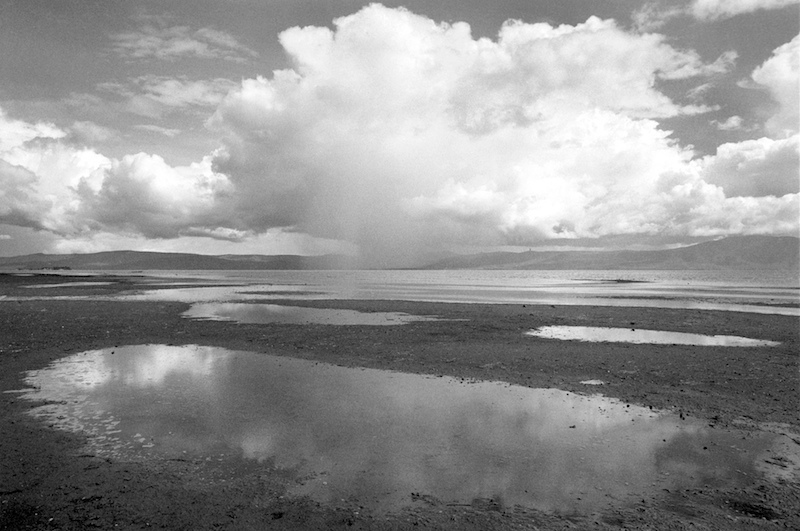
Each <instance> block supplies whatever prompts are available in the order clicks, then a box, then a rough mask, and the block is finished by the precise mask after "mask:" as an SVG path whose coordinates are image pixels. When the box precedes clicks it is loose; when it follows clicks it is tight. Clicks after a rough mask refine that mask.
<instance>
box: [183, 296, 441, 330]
mask: <svg viewBox="0 0 800 531" xmlns="http://www.w3.org/2000/svg"><path fill="white" fill-rule="evenodd" d="M183 316H184V317H189V318H191V319H208V320H212V321H236V322H237V323H258V324H266V323H284V324H326V325H373V326H381V325H401V324H405V323H410V322H413V321H437V320H438V319H436V318H435V317H429V316H421V315H410V314H407V313H401V312H358V311H356V310H341V309H334V308H308V307H303V306H283V305H280V304H249V303H240V302H209V303H197V304H193V305H192V307H191V308H189V309H188V310H187V311H185V312H184V313H183Z"/></svg>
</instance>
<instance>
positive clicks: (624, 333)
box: [526, 326, 780, 347]
mask: <svg viewBox="0 0 800 531" xmlns="http://www.w3.org/2000/svg"><path fill="white" fill-rule="evenodd" d="M526 334H527V335H529V336H535V337H543V338H546V339H563V340H574V341H593V342H606V343H613V342H617V343H649V344H662V345H702V346H722V347H774V346H777V345H780V342H779V341H768V340H766V339H751V338H748V337H739V336H707V335H703V334H689V333H685V332H666V331H662V330H642V329H639V328H604V327H594V326H543V327H541V328H537V329H535V330H531V331H529V332H527V333H526Z"/></svg>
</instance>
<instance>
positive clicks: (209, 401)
mask: <svg viewBox="0 0 800 531" xmlns="http://www.w3.org/2000/svg"><path fill="white" fill-rule="evenodd" d="M25 381H26V384H28V385H30V386H31V387H32V389H30V390H27V391H25V392H22V393H21V396H22V397H23V398H25V399H28V400H33V401H47V402H46V403H45V404H44V405H41V406H38V407H36V408H34V409H33V410H32V414H33V415H34V416H36V417H38V418H40V419H42V420H43V421H45V422H47V423H48V424H50V425H52V426H54V427H56V428H59V429H63V430H68V431H73V432H77V433H82V434H85V435H87V436H88V437H87V441H88V443H87V444H88V447H89V448H88V450H89V451H91V452H94V453H96V454H98V455H103V456H106V457H110V458H115V459H122V460H129V459H154V458H173V457H178V456H180V457H183V458H186V457H187V456H188V457H189V458H192V459H197V460H200V461H202V460H203V459H206V460H208V459H212V460H221V461H222V462H231V463H239V462H241V461H242V460H244V461H245V462H249V463H251V466H265V467H273V466H274V467H295V468H296V469H297V471H298V473H299V474H300V476H301V477H304V478H306V479H305V481H304V482H303V483H302V484H300V485H299V486H298V487H297V488H296V490H295V491H293V493H294V494H307V495H310V496H312V497H313V498H314V499H317V500H319V501H322V502H325V501H331V500H336V501H338V500H339V499H340V498H346V499H351V500H356V501H357V502H358V503H359V504H361V505H365V506H368V507H371V508H373V509H377V510H386V509H396V508H399V507H402V506H404V505H407V504H409V503H411V493H412V492H415V493H422V494H425V495H430V496H434V497H436V498H437V499H439V500H441V501H442V502H444V503H470V502H471V501H473V500H475V499H480V498H492V499H495V500H502V502H503V503H504V504H505V505H507V506H511V505H515V504H519V505H523V506H527V507H535V508H539V509H543V510H548V511H558V512H566V513H573V512H579V513H582V512H589V511H592V510H596V509H598V508H600V507H601V506H604V505H605V504H608V503H612V502H614V503H619V502H624V501H626V500H632V499H640V498H641V497H643V496H646V495H647V494H648V493H652V492H656V491H658V490H659V489H663V488H669V489H672V488H676V487H681V486H682V487H687V486H691V485H705V484H710V485H719V484H734V483H735V484H739V483H744V482H747V481H751V480H752V478H753V477H754V467H753V462H754V459H755V457H754V456H755V454H756V453H757V452H758V451H760V450H763V449H764V447H765V446H766V445H767V444H769V442H770V441H771V440H772V439H770V438H769V437H761V436H759V437H754V438H747V439H742V438H741V436H735V435H733V434H730V433H727V432H721V431H717V430H712V429H709V428H708V427H706V426H705V425H701V424H698V423H691V422H688V421H679V420H678V419H677V418H676V417H675V416H673V415H667V414H656V413H654V412H652V411H650V410H648V409H645V408H640V407H633V406H626V405H625V404H622V403H620V402H618V401H614V400H611V399H606V398H602V397H598V396H592V397H587V396H581V395H575V394H571V393H567V392H564V391H559V390H553V389H529V388H524V387H517V386H509V385H506V384H499V383H492V382H479V383H465V382H461V381H459V380H456V379H452V378H448V377H440V378H436V377H431V376H420V375H412V374H403V373H395V372H388V371H379V370H372V369H351V368H343V367H337V366H332V365H327V364H323V363H315V362H310V361H305V360H298V359H292V358H282V357H275V356H270V355H267V354H256V353H251V352H235V351H229V350H225V349H220V348H212V347H198V346H184V347H175V346H164V345H144V346H130V347H122V348H116V349H107V350H97V351H88V352H85V353H82V354H77V355H73V356H70V357H68V358H64V359H61V360H58V361H56V362H54V363H53V364H52V365H50V366H49V367H47V368H45V369H42V370H39V371H30V372H28V373H27V376H26V379H25Z"/></svg>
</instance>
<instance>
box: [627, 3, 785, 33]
mask: <svg viewBox="0 0 800 531" xmlns="http://www.w3.org/2000/svg"><path fill="white" fill-rule="evenodd" d="M798 2H800V0H693V1H691V2H685V1H682V0H679V1H678V2H675V1H674V0H673V1H670V2H668V3H667V4H666V5H664V4H663V3H662V2H650V3H648V4H645V5H644V6H643V7H642V8H641V9H639V10H638V11H636V12H635V13H634V14H633V21H634V23H635V25H636V27H637V28H638V29H639V30H641V31H652V30H654V29H657V28H659V27H661V26H663V25H664V23H666V22H667V21H669V20H672V19H675V18H681V17H692V18H694V19H697V20H701V21H706V22H707V21H714V20H720V19H727V18H731V17H735V16H737V15H743V14H746V13H754V12H756V11H766V10H772V9H781V8H784V7H787V6H790V5H794V4H797V3H798Z"/></svg>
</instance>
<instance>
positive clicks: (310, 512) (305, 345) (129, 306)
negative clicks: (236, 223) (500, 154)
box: [0, 274, 800, 530]
mask: <svg viewBox="0 0 800 531" xmlns="http://www.w3.org/2000/svg"><path fill="white" fill-rule="evenodd" d="M82 280H86V279H81V278H70V277H62V276H52V277H51V276H48V275H39V276H36V277H20V276H15V275H4V274H0V296H2V295H6V296H9V297H34V296H36V297H47V296H53V295H59V296H63V295H95V296H96V295H108V294H113V293H114V292H117V291H119V290H122V289H130V288H134V287H145V286H143V285H140V284H137V282H138V283H141V282H142V280H141V279H139V280H136V279H129V280H125V281H122V282H120V278H119V277H114V280H115V281H116V283H115V284H113V285H107V286H100V285H98V286H85V285H84V286H76V287H67V288H64V287H61V288H52V289H48V288H40V289H36V290H31V289H26V288H23V287H22V286H24V285H27V284H31V283H34V282H35V283H62V282H69V281H76V282H77V281H82ZM93 280H97V281H102V280H104V279H103V278H95V279H93ZM270 302H271V303H274V302H275V301H270ZM285 302H286V303H289V304H293V305H298V304H303V305H309V306H316V307H330V308H350V309H356V310H360V311H401V312H407V313H411V314H415V315H437V316H440V317H443V318H447V319H459V320H453V321H434V322H415V323H410V324H406V325H403V326H386V327H377V326H376V327H369V326H325V325H286V324H282V325H275V324H273V325H257V324H235V323H226V322H213V321H193V320H189V319H185V318H182V317H181V316H180V314H181V313H182V312H183V311H185V310H186V309H187V308H188V305H186V304H183V303H173V302H119V301H110V300H105V301H103V300H29V299H28V300H19V301H16V300H2V299H0V391H8V390H14V389H20V388H23V387H24V384H23V382H22V377H23V371H26V370H33V369H39V368H42V367H45V366H47V365H48V364H49V363H50V362H52V361H53V360H56V359H58V358H61V357H64V356H67V355H70V354H74V353H77V352H81V351H85V350H90V349H97V348H106V347H113V346H119V345H135V344H145V343H159V344H173V345H182V344H200V345H210V346H221V347H226V348H230V349H235V350H248V351H253V352H265V353H270V354H276V355H284V356H292V357H297V358H305V359H313V360H319V361H324V362H329V363H333V364H337V365H343V366H352V367H373V368H380V369H391V370H398V371H404V372H413V373H425V374H444V375H450V376H456V377H463V378H475V379H482V380H500V381H506V382H510V383H514V384H520V385H525V386H529V387H557V388H560V389H565V390H569V391H575V392H580V393H595V392H598V391H600V392H602V393H603V394H604V395H607V396H612V397H616V398H619V399H621V400H624V401H626V402H630V403H635V404H640V405H643V406H651V407H653V408H658V409H668V410H673V411H676V412H679V413H681V414H683V415H686V416H693V417H697V418H700V419H704V420H706V421H707V422H708V423H709V424H711V425H714V426H716V427H718V428H719V429H733V430H742V431H743V432H747V431H755V430H766V431H774V432H779V433H785V434H787V435H788V436H787V437H784V439H783V440H785V441H786V442H785V444H784V446H783V448H782V450H781V451H782V452H783V454H771V455H770V456H767V457H765V458H764V459H765V460H766V461H767V462H768V463H769V464H770V466H772V470H773V472H774V474H772V475H770V476H764V477H762V478H759V479H758V480H757V481H756V482H755V483H754V484H753V485H752V486H749V487H747V488H737V487H731V488H710V487H709V488H698V489H691V490H684V491H675V492H663V493H661V494H659V495H658V496H655V497H652V498H647V499H642V500H640V501H639V502H637V503H634V504H631V505H626V506H618V507H612V508H611V509H608V510H604V511H603V512H601V513H597V514H591V515H573V516H564V515H555V514H547V513H542V512H538V511H535V510H530V509H525V508H522V507H503V506H500V505H499V504H497V503H494V502H493V501H492V500H475V501H474V502H473V503H472V505H470V506H458V507H454V506H448V505H443V504H441V503H439V502H438V501H437V500H436V499H434V498H431V497H430V496H425V495H424V493H421V495H418V496H415V497H414V500H415V501H414V502H413V503H412V504H411V505H410V506H409V507H408V508H407V509H405V510H403V511H401V512H398V513H394V514H389V515H386V514H371V513H370V512H369V511H367V510H365V509H363V508H361V507H359V506H358V505H357V504H356V503H353V502H351V501H342V502H341V503H339V504H334V505H321V504H318V503H316V502H313V501H311V500H309V499H305V498H293V497H290V496H287V495H286V490H287V486H288V485H290V484H291V483H292V482H293V481H296V479H297V478H295V477H293V476H292V473H291V472H290V471H285V470H278V469H274V468H269V467H260V466H249V467H244V468H242V469H240V470H233V469H230V468H229V467H226V468H223V467H219V466H218V465H214V464H209V463H207V462H204V461H200V462H195V461H190V460H152V461H147V462H119V461H113V460H106V459H101V458H98V457H95V456H93V455H90V454H87V453H85V451H84V450H83V444H82V440H81V438H80V437H79V436H77V435H74V434H70V433H65V432H60V431H56V430H53V429H50V428H48V427H47V426H45V425H43V424H42V423H41V422H40V421H38V420H35V419H33V418H32V417H30V416H28V415H26V414H25V412H26V411H27V410H29V409H30V408H31V407H33V406H34V405H35V404H32V403H30V402H28V401H24V400H19V399H18V398H17V395H15V394H13V393H4V394H0V529H14V530H16V529H19V530H24V529H345V528H347V529H379V530H384V529H387V530H388V529H419V528H427V529H544V530H548V529H676V530H677V529H720V530H722V529H800V516H798V515H800V480H798V476H797V471H796V469H793V468H792V466H791V465H792V463H791V459H792V458H793V457H794V458H796V457H797V455H798V449H800V436H798V433H800V418H798V404H800V396H798V379H799V378H798V377H799V376H800V374H799V373H798V353H799V352H800V348H799V347H800V337H798V336H800V329H799V328H798V319H797V318H795V317H785V316H770V315H756V314H746V313H737V312H713V311H697V310H670V309H657V308H611V307H582V306H532V305H527V306H523V305H477V304H473V305H468V304H438V303H411V302H391V301H315V302H302V303H301V302H297V301H291V302H289V301H285ZM544 325H577V326H612V327H634V328H646V329H656V330H670V331H678V332H692V333H700V334H712V335H714V334H724V335H741V336H745V337H752V338H760V339H770V340H776V341H780V342H781V343H782V344H781V345H780V346H778V347H772V348H767V347H760V348H726V347H692V346H675V345H627V344H621V343H620V344H612V343H608V344H599V343H580V342H572V341H557V340H546V339H539V338H533V337H526V336H524V332H525V331H527V330H529V329H531V328H535V327H538V326H544ZM595 379H597V380H602V381H604V382H606V385H604V386H602V387H601V388H597V387H589V386H586V385H582V384H580V382H581V381H584V380H595Z"/></svg>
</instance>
